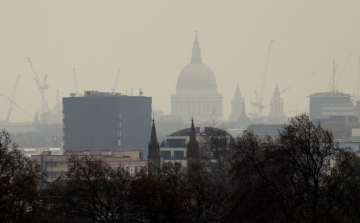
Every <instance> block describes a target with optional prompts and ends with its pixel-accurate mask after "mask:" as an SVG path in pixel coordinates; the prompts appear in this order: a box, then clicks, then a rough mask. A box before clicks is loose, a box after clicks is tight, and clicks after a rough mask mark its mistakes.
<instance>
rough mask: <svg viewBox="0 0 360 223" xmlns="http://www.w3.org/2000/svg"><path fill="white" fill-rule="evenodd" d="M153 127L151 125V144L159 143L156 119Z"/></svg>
mask: <svg viewBox="0 0 360 223" xmlns="http://www.w3.org/2000/svg"><path fill="white" fill-rule="evenodd" d="M152 121H153V123H152V127H151V136H150V144H153V143H157V142H158V141H157V136H156V129H155V120H154V119H153V120H152Z"/></svg>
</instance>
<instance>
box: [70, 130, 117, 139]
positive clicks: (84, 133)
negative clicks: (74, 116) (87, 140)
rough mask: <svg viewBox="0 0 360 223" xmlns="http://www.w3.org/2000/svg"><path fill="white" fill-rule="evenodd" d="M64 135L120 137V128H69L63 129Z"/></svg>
mask: <svg viewBox="0 0 360 223" xmlns="http://www.w3.org/2000/svg"><path fill="white" fill-rule="evenodd" d="M64 136H65V137H121V131H120V130H117V131H116V130H114V129H69V130H66V131H64Z"/></svg>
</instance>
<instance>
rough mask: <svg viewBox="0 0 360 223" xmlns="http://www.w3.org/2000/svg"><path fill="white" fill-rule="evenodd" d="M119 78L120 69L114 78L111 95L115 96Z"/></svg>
mask: <svg viewBox="0 0 360 223" xmlns="http://www.w3.org/2000/svg"><path fill="white" fill-rule="evenodd" d="M119 76H120V69H119V71H118V73H117V76H116V80H115V86H114V88H113V89H112V93H113V94H115V93H116V87H117V83H118V80H119Z"/></svg>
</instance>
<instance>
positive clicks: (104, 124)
mask: <svg viewBox="0 0 360 223" xmlns="http://www.w3.org/2000/svg"><path fill="white" fill-rule="evenodd" d="M63 127H64V128H68V129H69V128H121V122H120V121H118V122H113V121H71V122H70V121H66V120H65V121H64V123H63Z"/></svg>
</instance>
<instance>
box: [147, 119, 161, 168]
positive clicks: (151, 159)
mask: <svg viewBox="0 0 360 223" xmlns="http://www.w3.org/2000/svg"><path fill="white" fill-rule="evenodd" d="M152 121H153V124H152V128H151V136H150V142H149V154H148V163H149V164H151V165H153V166H154V167H157V168H159V167H161V157H160V145H159V142H158V140H157V137H156V129H155V120H154V119H153V120H152Z"/></svg>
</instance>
